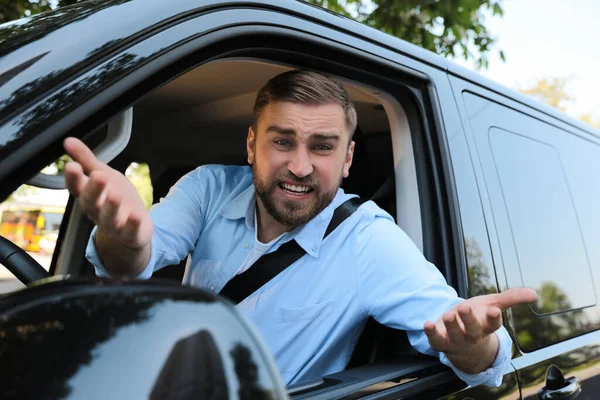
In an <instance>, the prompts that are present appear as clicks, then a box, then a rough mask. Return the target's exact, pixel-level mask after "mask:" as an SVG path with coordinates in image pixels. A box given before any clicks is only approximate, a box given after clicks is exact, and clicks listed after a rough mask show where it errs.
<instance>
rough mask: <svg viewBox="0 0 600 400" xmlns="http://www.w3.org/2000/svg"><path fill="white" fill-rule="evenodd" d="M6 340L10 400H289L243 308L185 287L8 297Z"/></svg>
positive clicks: (115, 286) (138, 285) (91, 287)
mask: <svg viewBox="0 0 600 400" xmlns="http://www.w3.org/2000/svg"><path fill="white" fill-rule="evenodd" d="M0 338H1V340H0V342H1V345H0V365H1V366H2V373H1V374H0V398H18V399H33V398H42V397H43V398H64V397H73V398H83V399H138V398H150V399H161V400H162V399H228V398H240V399H287V398H288V396H287V394H286V390H285V386H284V385H283V383H282V381H281V377H280V375H279V371H278V369H277V367H276V365H275V362H274V360H273V358H272V357H271V355H270V353H269V351H268V350H267V349H266V347H265V345H264V344H263V342H262V340H261V338H260V337H259V335H258V334H257V333H256V331H255V330H254V329H253V328H252V327H251V326H250V324H249V323H248V322H247V321H246V320H245V319H243V318H242V316H241V315H240V314H239V313H238V312H237V311H236V310H235V308H234V307H233V305H232V304H230V303H229V302H226V301H225V300H222V299H221V298H218V297H216V296H214V295H212V294H210V293H207V292H205V291H203V290H200V289H197V288H193V287H188V286H181V285H180V284H178V283H175V282H169V281H160V280H149V281H141V280H134V281H116V280H109V279H103V278H90V279H81V278H79V279H64V278H63V279H62V280H58V279H57V278H48V279H46V280H42V281H38V282H36V283H34V284H33V285H32V286H30V287H28V288H27V289H23V290H21V291H18V292H15V293H12V294H10V295H8V296H6V297H0Z"/></svg>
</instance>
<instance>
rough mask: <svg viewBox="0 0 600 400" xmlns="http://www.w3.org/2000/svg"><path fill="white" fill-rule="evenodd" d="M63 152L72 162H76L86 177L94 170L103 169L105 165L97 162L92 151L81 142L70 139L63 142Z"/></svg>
mask: <svg viewBox="0 0 600 400" xmlns="http://www.w3.org/2000/svg"><path fill="white" fill-rule="evenodd" d="M63 147H64V148H65V151H66V152H67V154H68V155H69V156H71V158H72V159H73V160H75V161H76V162H78V163H79V164H80V165H81V166H82V168H83V172H84V173H85V174H86V175H89V174H90V173H91V172H92V171H93V170H95V169H103V168H104V167H105V166H106V164H104V163H103V162H101V161H99V160H98V159H97V158H96V156H95V155H94V153H93V152H92V150H90V148H89V147H87V146H86V145H85V143H83V142H82V141H81V140H79V139H77V138H74V137H70V138H66V139H65V141H64V142H63Z"/></svg>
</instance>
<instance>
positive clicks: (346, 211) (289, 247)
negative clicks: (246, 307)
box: [219, 197, 364, 304]
mask: <svg viewBox="0 0 600 400" xmlns="http://www.w3.org/2000/svg"><path fill="white" fill-rule="evenodd" d="M362 203H364V200H362V199H360V198H359V197H353V198H351V199H350V200H347V201H346V202H344V203H342V204H341V205H340V206H338V207H337V208H336V209H335V211H334V213H333V217H331V222H329V226H327V230H326V231H325V236H323V239H325V238H326V237H327V235H329V234H330V233H331V232H332V231H333V230H334V229H335V228H337V227H338V225H340V224H341V223H342V222H344V220H346V218H348V217H349V216H351V215H352V214H353V213H354V211H356V210H357V209H358V207H360V205H361V204H362ZM304 254H306V252H305V251H304V249H303V248H302V247H300V246H299V245H298V243H296V241H295V240H290V241H289V242H287V243H284V244H283V245H281V247H279V248H278V249H277V250H275V251H274V252H272V253H269V254H265V255H263V256H262V257H260V258H259V259H258V260H257V261H256V262H255V263H254V264H253V265H252V266H251V267H250V268H249V269H248V270H246V271H245V272H243V273H241V274H239V275H236V276H235V277H234V278H233V279H231V280H230V281H229V282H227V284H226V285H225V287H224V288H223V289H222V290H221V292H220V293H219V294H220V295H221V296H225V297H227V298H228V299H230V300H231V301H233V302H234V303H236V304H237V303H240V302H241V301H242V300H244V299H245V298H246V297H248V296H250V295H251V294H252V293H254V292H255V291H256V290H257V289H259V288H260V287H262V286H264V284H265V283H267V282H269V281H270V280H271V279H273V278H275V277H276V276H277V275H279V274H280V273H281V272H283V271H284V270H285V269H286V268H287V267H289V266H290V265H292V264H293V263H294V262H296V261H297V260H298V259H300V257H302V256H303V255H304Z"/></svg>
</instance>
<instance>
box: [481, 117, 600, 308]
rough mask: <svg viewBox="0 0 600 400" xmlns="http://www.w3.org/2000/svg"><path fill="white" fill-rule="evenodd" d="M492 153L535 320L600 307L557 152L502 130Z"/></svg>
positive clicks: (492, 136) (494, 133)
mask: <svg viewBox="0 0 600 400" xmlns="http://www.w3.org/2000/svg"><path fill="white" fill-rule="evenodd" d="M489 140H490V147H491V149H492V155H493V159H494V164H495V167H496V171H497V174H498V178H499V181H500V186H501V190H502V195H503V201H504V203H505V207H506V210H507V213H508V219H509V223H510V228H511V231H512V236H513V240H514V246H515V248H516V253H517V258H518V261H517V262H518V264H519V270H520V273H521V279H522V281H523V285H524V286H527V287H532V288H535V289H536V290H537V291H538V296H539V297H540V299H539V301H537V302H536V303H532V305H531V307H532V308H533V310H534V311H535V312H536V313H537V314H542V315H545V314H552V313H557V312H561V311H567V310H572V309H578V308H583V307H588V306H592V305H594V304H595V303H596V298H595V292H594V289H593V283H592V282H593V280H592V275H591V269H590V265H589V262H588V258H587V252H586V248H585V245H584V242H583V237H582V233H581V229H580V225H579V221H578V216H577V213H576V211H575V207H574V205H573V200H572V195H571V192H570V189H569V185H568V182H567V180H566V177H565V173H564V170H563V167H562V164H561V160H560V157H559V154H558V152H557V151H556V149H555V148H554V147H553V146H551V145H548V144H546V143H542V142H539V141H536V140H533V139H530V138H526V137H524V136H521V135H517V134H514V133H511V132H508V131H505V130H502V129H499V128H491V129H490V131H489Z"/></svg>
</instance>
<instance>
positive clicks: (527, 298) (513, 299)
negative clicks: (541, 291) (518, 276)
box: [491, 288, 537, 311]
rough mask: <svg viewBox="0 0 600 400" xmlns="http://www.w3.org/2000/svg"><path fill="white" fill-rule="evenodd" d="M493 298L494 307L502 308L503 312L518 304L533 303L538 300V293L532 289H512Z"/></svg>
mask: <svg viewBox="0 0 600 400" xmlns="http://www.w3.org/2000/svg"><path fill="white" fill-rule="evenodd" d="M491 296H492V297H493V303H494V305H495V306H496V307H498V308H500V310H501V311H504V310H506V309H507V308H510V307H513V306H516V305H517V304H523V303H531V302H532V301H535V300H536V299H537V293H536V292H535V290H533V289H530V288H512V289H508V290H506V291H504V292H502V293H498V294H494V295H491Z"/></svg>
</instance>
